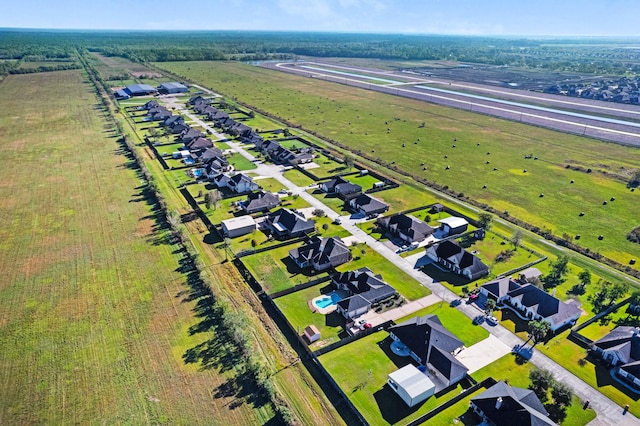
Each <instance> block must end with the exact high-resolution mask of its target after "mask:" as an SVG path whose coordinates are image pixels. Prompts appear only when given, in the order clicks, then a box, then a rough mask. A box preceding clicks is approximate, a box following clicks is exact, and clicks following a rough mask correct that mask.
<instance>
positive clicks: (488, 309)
mask: <svg viewBox="0 0 640 426" xmlns="http://www.w3.org/2000/svg"><path fill="white" fill-rule="evenodd" d="M495 309H496V301H495V300H493V299H487V301H486V302H484V313H485V314H486V315H487V316H490V315H491V314H492V313H493V311H494V310H495Z"/></svg>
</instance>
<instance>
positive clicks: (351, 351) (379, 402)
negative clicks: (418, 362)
mask: <svg viewBox="0 0 640 426" xmlns="http://www.w3.org/2000/svg"><path fill="white" fill-rule="evenodd" d="M388 336H389V334H388V333H387V332H384V331H381V332H378V333H374V334H371V335H369V336H367V337H364V338H362V339H359V340H356V341H355V342H352V343H349V344H347V345H345V346H342V347H340V348H339V349H336V350H333V351H331V352H328V353H326V354H324V355H322V356H320V357H319V360H320V362H321V363H322V365H323V366H324V367H325V368H326V369H327V371H328V372H329V374H331V376H332V377H333V378H334V379H335V380H336V382H337V383H338V385H340V388H341V389H342V390H343V392H344V393H345V394H346V395H347V397H348V398H349V399H350V400H351V402H352V403H353V404H354V405H355V406H356V408H357V409H358V410H359V411H360V413H361V414H362V415H363V416H364V417H365V419H366V420H367V421H368V422H369V423H370V424H371V425H388V424H407V423H408V422H410V421H411V420H413V419H416V418H418V417H419V416H421V415H423V414H425V413H427V412H428V411H430V410H431V409H433V408H434V407H436V406H438V405H440V404H442V403H443V402H445V401H447V400H449V399H451V398H452V397H453V396H455V395H456V394H457V393H459V392H460V391H462V389H463V388H462V387H461V385H460V384H458V386H456V387H455V388H454V389H453V390H451V391H449V392H447V393H446V394H444V395H441V396H439V397H438V398H436V397H431V398H429V399H427V400H426V401H425V402H423V403H421V404H419V405H417V406H415V407H411V408H409V407H407V406H406V405H405V403H404V402H403V401H402V400H401V399H400V397H399V396H398V395H397V394H396V393H395V392H394V391H393V390H392V389H391V388H390V387H389V386H388V385H386V381H387V376H388V375H389V373H392V372H394V371H396V370H397V369H399V368H402V367H404V366H405V365H407V364H409V363H410V358H408V357H405V358H401V357H398V356H396V355H394V354H393V352H391V349H390V347H389V345H390V341H391V338H390V337H388Z"/></svg>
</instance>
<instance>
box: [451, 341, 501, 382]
mask: <svg viewBox="0 0 640 426" xmlns="http://www.w3.org/2000/svg"><path fill="white" fill-rule="evenodd" d="M510 352H511V348H510V347H509V346H507V345H506V344H504V343H502V342H501V341H500V339H498V338H497V337H496V336H494V335H493V334H490V335H489V337H487V338H486V339H484V340H482V341H480V342H478V343H476V344H475V345H473V346H470V347H468V348H465V349H463V350H462V351H460V352H459V353H458V355H456V359H457V360H458V361H460V362H461V363H463V364H464V365H465V367H467V368H468V369H469V374H472V373H475V372H476V371H478V370H480V369H481V368H482V367H485V366H487V365H489V364H491V363H492V362H494V361H496V360H497V359H499V358H501V357H503V356H505V355H506V354H508V353H510Z"/></svg>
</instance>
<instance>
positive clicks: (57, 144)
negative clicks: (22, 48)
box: [0, 70, 273, 424]
mask: <svg viewBox="0 0 640 426" xmlns="http://www.w3.org/2000/svg"><path fill="white" fill-rule="evenodd" d="M0 104H1V105H2V109H1V110H0V134H2V135H3V137H2V144H0V160H2V164H3V166H2V168H1V169H0V176H1V179H0V181H1V182H2V184H1V185H0V219H1V221H0V237H1V238H0V252H2V256H0V271H1V272H2V283H1V284H0V382H1V383H2V387H1V388H0V423H1V424H92V423H96V422H99V423H105V424H118V423H123V422H124V423H130V424H152V423H153V424H210V423H212V422H213V423H220V422H229V423H230V424H264V423H265V422H266V421H268V419H269V418H270V417H272V416H273V412H272V410H271V409H270V408H269V407H267V406H263V407H261V408H257V407H254V406H252V405H250V404H246V403H243V402H242V401H238V399H237V398H236V397H235V396H234V397H230V396H224V395H219V396H220V398H213V397H212V396H213V393H212V391H213V392H215V389H217V388H218V387H219V386H220V385H222V384H224V383H226V382H227V380H228V377H227V373H225V372H221V371H218V369H217V368H207V369H200V368H198V367H196V366H195V365H193V364H186V363H185V361H184V359H183V355H184V354H185V352H186V351H187V350H189V349H192V348H194V347H198V346H199V345H200V344H202V343H203V342H205V341H207V340H209V339H210V338H211V332H209V331H207V332H195V333H194V332H192V330H191V327H192V326H195V327H197V325H198V324H199V323H200V321H201V318H197V317H196V316H195V314H194V310H195V309H197V306H196V301H197V300H198V299H199V297H197V296H195V295H192V294H191V292H190V287H189V286H188V285H187V284H186V280H187V279H186V276H185V275H183V274H182V273H180V272H179V270H180V268H179V267H180V264H179V260H180V254H179V252H178V247H176V246H174V245H172V244H170V241H169V238H168V234H167V230H166V227H165V226H164V225H163V224H162V223H161V222H157V221H156V218H157V217H158V214H159V213H158V212H157V210H156V209H155V207H154V206H153V205H151V204H150V203H149V201H148V199H147V198H146V197H145V192H144V186H143V185H142V184H141V181H140V177H139V175H138V174H137V173H136V171H135V170H133V169H132V164H131V162H130V161H129V160H128V159H127V157H126V156H125V155H124V153H123V152H122V150H121V146H120V145H119V143H118V140H117V138H115V137H114V133H113V131H112V128H111V125H110V124H109V123H107V122H106V121H105V120H104V118H103V117H104V113H103V112H102V111H101V110H99V109H97V108H96V105H99V100H98V99H97V98H96V96H95V90H94V88H93V87H92V86H90V85H89V84H88V83H87V77H86V76H85V75H84V74H83V73H82V71H78V70H75V71H62V72H48V73H36V74H28V75H19V76H18V75H16V76H13V75H11V76H9V77H7V78H6V79H4V80H3V81H2V82H1V83H0ZM16 120H19V123H20V125H16ZM78 147H83V148H82V149H78ZM36 176H37V178H35V179H34V177H36ZM176 253H178V254H176ZM234 401H236V402H240V403H239V404H238V405H237V406H236V407H235V409H233V410H231V409H230V408H229V407H228V404H231V403H234ZM98 419H99V420H98Z"/></svg>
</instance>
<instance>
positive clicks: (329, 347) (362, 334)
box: [313, 320, 395, 356]
mask: <svg viewBox="0 0 640 426" xmlns="http://www.w3.org/2000/svg"><path fill="white" fill-rule="evenodd" d="M394 324H395V322H393V321H391V320H389V321H387V322H383V323H382V324H380V325H376V326H375V327H371V328H367V329H364V330H362V331H360V332H359V333H356V334H354V335H352V336H349V337H345V338H344V339H340V341H338V342H335V343H332V344H330V345H327V346H325V347H323V348H320V349H318V350H317V351H315V352H313V355H314V356H320V355H323V354H326V353H327V352H331V351H332V350H334V349H338V348H340V347H342V346H344V345H346V344H348V343H351V342H354V341H356V340H360V339H362V338H363V337H367V336H368V335H370V334H373V333H377V332H378V331H381V330H386V329H388V328H389V327H391V326H392V325H394Z"/></svg>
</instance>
